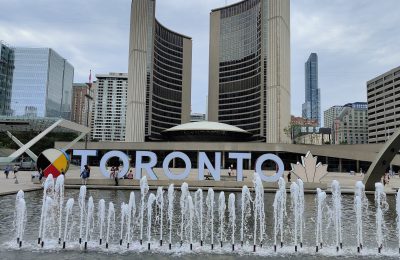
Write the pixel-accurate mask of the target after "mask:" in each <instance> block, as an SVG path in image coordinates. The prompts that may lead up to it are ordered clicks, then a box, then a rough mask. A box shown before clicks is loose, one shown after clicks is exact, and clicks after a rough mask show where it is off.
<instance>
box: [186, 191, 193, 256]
mask: <svg viewBox="0 0 400 260" xmlns="http://www.w3.org/2000/svg"><path fill="white" fill-rule="evenodd" d="M187 200H188V203H187V206H188V208H187V211H188V214H189V239H190V250H192V249H193V218H194V205H193V199H192V196H190V195H188V198H187Z"/></svg>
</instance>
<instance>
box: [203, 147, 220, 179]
mask: <svg viewBox="0 0 400 260" xmlns="http://www.w3.org/2000/svg"><path fill="white" fill-rule="evenodd" d="M204 166H206V167H207V169H208V170H209V171H210V174H211V176H212V177H213V179H214V180H216V181H219V180H221V153H215V167H213V165H212V164H211V162H210V160H209V159H208V157H207V154H206V153H205V152H199V164H198V168H199V181H202V180H204Z"/></svg>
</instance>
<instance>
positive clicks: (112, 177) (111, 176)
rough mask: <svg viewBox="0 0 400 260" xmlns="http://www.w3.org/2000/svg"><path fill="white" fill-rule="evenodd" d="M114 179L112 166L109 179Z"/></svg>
mask: <svg viewBox="0 0 400 260" xmlns="http://www.w3.org/2000/svg"><path fill="white" fill-rule="evenodd" d="M114 178H115V167H114V166H112V167H111V170H110V179H114Z"/></svg>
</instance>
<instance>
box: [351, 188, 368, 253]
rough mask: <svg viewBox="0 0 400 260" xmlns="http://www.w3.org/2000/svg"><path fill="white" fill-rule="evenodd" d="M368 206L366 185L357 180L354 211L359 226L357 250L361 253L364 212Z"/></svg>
mask: <svg viewBox="0 0 400 260" xmlns="http://www.w3.org/2000/svg"><path fill="white" fill-rule="evenodd" d="M367 208H368V200H367V197H366V195H365V187H364V184H363V183H362V182H361V181H358V182H356V186H355V190H354V211H355V212H356V228H357V252H358V253H360V252H361V250H362V248H363V244H364V242H363V212H364V211H365V213H366V210H367Z"/></svg>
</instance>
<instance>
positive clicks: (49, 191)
mask: <svg viewBox="0 0 400 260" xmlns="http://www.w3.org/2000/svg"><path fill="white" fill-rule="evenodd" d="M53 195H54V179H53V175H51V174H49V175H48V176H47V178H46V180H45V182H44V183H43V200H42V214H41V215H40V224H39V236H38V244H40V242H41V240H42V237H43V222H44V216H45V207H46V198H47V196H53Z"/></svg>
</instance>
